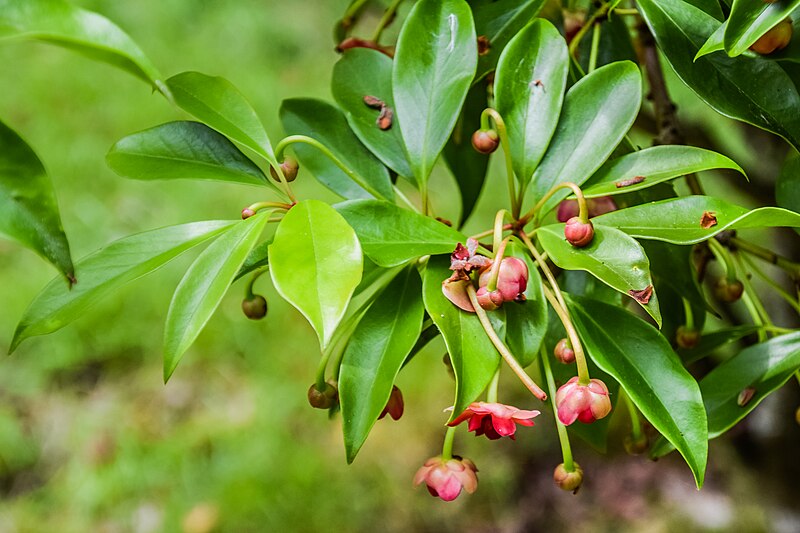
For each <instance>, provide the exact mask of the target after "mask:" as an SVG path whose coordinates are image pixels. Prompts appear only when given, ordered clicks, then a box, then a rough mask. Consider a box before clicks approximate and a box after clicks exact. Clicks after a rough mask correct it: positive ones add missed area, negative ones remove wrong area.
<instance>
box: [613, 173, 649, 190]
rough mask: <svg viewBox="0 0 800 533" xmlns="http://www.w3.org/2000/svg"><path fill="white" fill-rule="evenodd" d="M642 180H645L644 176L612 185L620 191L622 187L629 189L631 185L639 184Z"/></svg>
mask: <svg viewBox="0 0 800 533" xmlns="http://www.w3.org/2000/svg"><path fill="white" fill-rule="evenodd" d="M644 180H645V177H644V176H634V177H632V178H628V179H626V180H621V181H617V182H615V183H614V185H615V186H616V187H617V189H621V188H623V187H630V186H631V185H636V184H637V183H641V182H643V181H644Z"/></svg>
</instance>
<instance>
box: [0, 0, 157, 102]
mask: <svg viewBox="0 0 800 533" xmlns="http://www.w3.org/2000/svg"><path fill="white" fill-rule="evenodd" d="M9 38H27V39H36V40H38V41H44V42H47V43H50V44H55V45H58V46H62V47H64V48H67V49H70V50H74V51H76V52H78V53H80V54H82V55H84V56H86V57H89V58H91V59H94V60H97V61H101V62H103V63H108V64H110V65H113V66H115V67H118V68H121V69H122V70H125V71H127V72H129V73H131V74H133V75H134V76H136V77H138V78H140V79H142V80H144V81H146V82H147V83H149V84H150V85H152V86H153V87H156V88H158V90H160V91H161V92H163V93H164V94H165V95H167V96H169V90H168V89H167V88H166V86H165V85H164V84H163V82H161V81H160V78H161V75H160V74H159V72H158V70H157V69H156V67H155V66H154V65H153V64H152V63H151V62H150V60H149V59H148V58H147V56H145V54H144V52H142V50H141V49H140V48H139V46H138V45H137V44H136V43H135V42H133V40H132V39H131V38H130V37H129V36H128V34H126V33H125V32H124V31H122V30H121V29H120V28H119V27H118V26H116V25H115V24H114V23H113V22H111V21H110V20H108V19H107V18H105V17H103V16H101V15H98V14H97V13H93V12H91V11H86V10H85V9H81V8H79V7H75V6H73V5H71V4H69V3H68V2H65V1H63V0H0V39H9Z"/></svg>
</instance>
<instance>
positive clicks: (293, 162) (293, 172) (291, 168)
mask: <svg viewBox="0 0 800 533" xmlns="http://www.w3.org/2000/svg"><path fill="white" fill-rule="evenodd" d="M280 166H281V172H282V173H283V177H284V178H286V181H294V180H295V178H296V177H297V172H298V170H300V165H299V164H298V163H297V159H295V158H293V157H287V158H286V159H284V160H283V163H281V165H280ZM269 173H270V175H271V176H272V179H274V180H275V181H278V182H280V181H281V178H280V176H278V173H277V172H275V169H274V168H272V167H269Z"/></svg>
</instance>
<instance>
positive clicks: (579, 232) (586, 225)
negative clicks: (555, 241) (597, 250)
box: [564, 217, 594, 248]
mask: <svg viewBox="0 0 800 533" xmlns="http://www.w3.org/2000/svg"><path fill="white" fill-rule="evenodd" d="M564 237H566V238H567V241H568V242H569V243H570V244H571V245H572V246H575V247H576V248H583V247H584V246H587V245H588V244H589V243H591V242H592V239H594V226H592V223H591V222H581V219H580V218H579V217H572V218H571V219H569V220H567V225H566V226H564Z"/></svg>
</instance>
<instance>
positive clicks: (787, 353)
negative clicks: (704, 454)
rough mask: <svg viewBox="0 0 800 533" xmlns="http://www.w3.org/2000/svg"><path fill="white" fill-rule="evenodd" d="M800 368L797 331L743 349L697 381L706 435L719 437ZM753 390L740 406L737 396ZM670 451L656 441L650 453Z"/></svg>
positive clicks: (669, 447)
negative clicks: (702, 406)
mask: <svg viewBox="0 0 800 533" xmlns="http://www.w3.org/2000/svg"><path fill="white" fill-rule="evenodd" d="M798 369H800V332H798V331H796V332H793V333H789V334H787V335H781V336H780V337H775V338H774V339H770V340H768V341H767V342H763V343H760V344H755V345H753V346H750V347H749V348H745V349H744V350H742V351H741V352H739V353H738V354H737V355H735V356H733V357H731V358H730V359H728V360H727V361H725V362H724V363H722V364H721V365H719V366H718V367H716V368H715V369H714V370H712V371H711V372H709V373H708V374H707V375H706V376H705V377H704V378H703V379H702V380H700V391H701V393H702V394H703V401H704V402H705V408H706V412H707V415H708V437H709V438H711V439H713V438H715V437H719V436H720V435H722V434H723V433H725V432H726V431H728V430H729V429H730V428H732V427H733V426H734V425H736V423H737V422H739V421H740V420H741V419H742V418H744V417H745V416H747V415H748V414H749V413H750V412H751V411H752V410H753V409H755V408H756V407H757V406H758V404H760V403H761V401H762V400H763V399H764V398H766V397H767V396H769V395H770V394H772V393H773V392H775V391H776V390H778V389H779V388H780V387H781V386H783V384H784V383H786V382H787V381H788V380H789V379H790V378H791V377H792V375H793V374H794V373H795V372H797V370H798ZM747 388H752V389H753V395H752V397H751V398H750V400H749V401H747V402H746V403H744V405H740V401H739V395H740V394H741V393H742V391H743V390H745V389H747ZM671 450H672V446H671V445H670V443H668V442H662V441H659V442H657V443H656V444H655V445H654V446H653V449H652V450H651V451H650V455H651V456H653V457H660V456H662V455H666V454H667V453H669V452H670V451H671Z"/></svg>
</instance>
